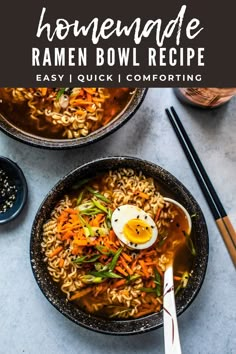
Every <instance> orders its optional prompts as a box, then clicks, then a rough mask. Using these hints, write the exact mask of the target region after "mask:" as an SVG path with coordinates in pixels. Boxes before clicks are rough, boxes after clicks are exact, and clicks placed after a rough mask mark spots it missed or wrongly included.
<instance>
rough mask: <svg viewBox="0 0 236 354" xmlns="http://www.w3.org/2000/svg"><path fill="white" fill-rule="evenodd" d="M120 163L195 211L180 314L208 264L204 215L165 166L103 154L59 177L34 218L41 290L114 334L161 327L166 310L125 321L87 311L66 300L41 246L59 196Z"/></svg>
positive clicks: (91, 325)
mask: <svg viewBox="0 0 236 354" xmlns="http://www.w3.org/2000/svg"><path fill="white" fill-rule="evenodd" d="M120 167H130V168H133V169H135V170H142V171H143V173H144V174H145V175H147V176H151V177H153V178H154V179H155V180H156V181H157V183H159V184H160V185H163V186H165V190H166V196H169V197H170V198H173V199H176V200H177V201H178V202H180V203H181V204H182V205H183V206H184V207H185V208H186V209H187V210H188V212H189V213H190V215H193V214H196V216H195V217H194V218H193V220H192V223H193V230H194V235H193V236H194V237H193V240H194V244H195V248H196V251H197V257H196V258H195V259H194V263H193V268H192V273H193V274H192V276H191V278H190V280H189V283H188V286H187V287H186V289H184V291H183V292H182V293H181V294H180V295H179V296H178V297H177V299H176V309H177V314H178V315H180V314H181V313H182V312H183V311H185V310H186V309H187V308H188V306H189V305H190V304H191V303H192V301H193V300H194V298H195V297H196V296H197V294H198V292H199V290H200V288H201V286H202V283H203V280H204V277H205V273H206V268H207V262H208V252H209V241H208V231H207V226H206V222H205V218H204V216H203V213H202V211H201V209H200V207H199V205H198V203H197V202H196V200H195V199H194V197H193V196H192V195H191V193H190V192H189V191H188V190H187V189H186V187H184V186H183V184H182V183H181V182H180V181H178V180H177V179H176V178H175V177H174V176H173V175H171V174H170V173H169V172H167V171H166V170H164V169H163V168H162V167H160V166H158V165H155V164H153V163H151V162H148V161H145V160H141V159H138V158H134V157H128V156H116V157H106V158H101V159H98V160H94V161H92V162H89V163H86V164H84V165H82V166H79V167H77V168H76V169H74V170H73V171H71V172H70V173H69V174H67V175H66V176H65V177H63V178H62V179H60V180H59V182H58V183H57V184H56V185H55V186H54V187H53V188H52V190H51V191H50V192H49V193H48V195H47V196H46V197H45V199H44V200H43V202H42V204H41V206H40V207H39V210H38V212H37V214H36V217H35V220H34V222H33V225H32V232H31V241H30V260H31V266H32V270H33V274H34V277H35V279H36V281H37V283H38V285H39V287H40V289H41V291H42V292H43V294H44V295H45V297H46V298H47V299H48V301H49V302H50V303H51V304H52V305H53V306H54V307H55V308H56V309H57V310H58V311H60V312H61V313H62V314H63V315H65V316H66V317H67V318H69V319H70V320H72V321H73V322H75V323H76V324H78V325H81V326H83V327H85V328H88V329H90V330H93V331H96V332H100V333H105V334H112V335H130V334H138V333H144V332H147V331H150V330H153V329H156V328H159V327H161V326H162V325H163V312H162V311H161V312H159V313H157V314H152V315H149V316H145V317H143V318H139V319H132V320H124V321H114V320H106V319H102V318H98V317H95V316H91V315H88V314H86V313H84V312H83V311H81V310H80V309H79V308H78V307H76V306H75V305H73V303H70V302H66V299H65V297H64V295H63V294H62V292H61V291H60V289H59V287H58V285H57V284H56V283H54V282H53V280H52V279H51V277H50V275H49V273H48V271H47V268H46V264H45V262H43V255H42V252H41V246H40V244H41V241H42V238H41V234H42V232H41V230H42V226H43V224H44V222H45V221H46V220H47V219H48V217H49V215H50V212H51V210H52V208H53V207H54V206H55V204H56V203H57V202H58V200H60V198H61V197H62V196H63V195H64V194H65V193H66V192H67V190H69V189H70V187H71V186H72V185H73V184H74V183H75V182H76V181H78V179H81V178H85V177H93V176H95V174H99V173H104V172H105V171H107V170H109V169H117V168H120Z"/></svg>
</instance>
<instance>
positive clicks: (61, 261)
mask: <svg viewBox="0 0 236 354" xmlns="http://www.w3.org/2000/svg"><path fill="white" fill-rule="evenodd" d="M64 263H65V261H64V259H63V258H61V259H60V261H59V267H60V268H63V266H64Z"/></svg>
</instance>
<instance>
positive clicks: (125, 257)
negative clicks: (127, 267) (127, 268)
mask: <svg viewBox="0 0 236 354" xmlns="http://www.w3.org/2000/svg"><path fill="white" fill-rule="evenodd" d="M122 257H124V259H125V260H126V261H127V262H129V263H130V262H132V257H130V256H129V255H128V254H127V253H125V252H122Z"/></svg>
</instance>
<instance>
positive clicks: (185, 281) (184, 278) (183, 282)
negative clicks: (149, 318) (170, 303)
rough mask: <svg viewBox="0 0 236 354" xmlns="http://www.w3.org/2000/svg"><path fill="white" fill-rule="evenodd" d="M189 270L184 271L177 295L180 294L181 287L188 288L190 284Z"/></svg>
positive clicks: (176, 291)
mask: <svg viewBox="0 0 236 354" xmlns="http://www.w3.org/2000/svg"><path fill="white" fill-rule="evenodd" d="M189 276H190V274H189V272H184V273H183V275H182V277H181V280H180V283H179V285H178V286H177V288H176V290H175V295H176V294H178V292H179V291H180V289H184V288H186V286H187V284H188V280H189Z"/></svg>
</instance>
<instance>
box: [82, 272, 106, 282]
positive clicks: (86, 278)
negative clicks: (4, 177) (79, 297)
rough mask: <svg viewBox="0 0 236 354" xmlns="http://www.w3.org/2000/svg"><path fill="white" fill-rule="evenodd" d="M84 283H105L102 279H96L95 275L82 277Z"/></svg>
mask: <svg viewBox="0 0 236 354" xmlns="http://www.w3.org/2000/svg"><path fill="white" fill-rule="evenodd" d="M80 279H81V280H82V282H83V283H85V284H98V283H102V282H103V281H104V278H102V277H95V276H94V275H90V274H86V275H83V276H82V277H80Z"/></svg>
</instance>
